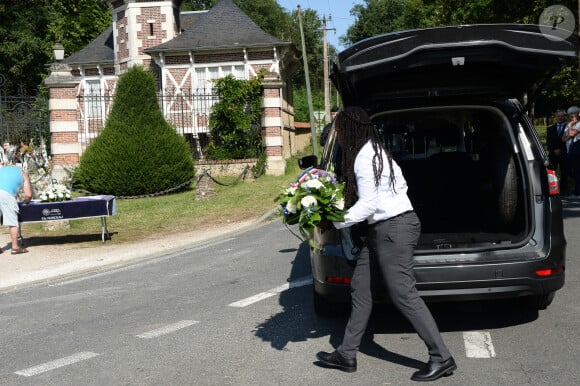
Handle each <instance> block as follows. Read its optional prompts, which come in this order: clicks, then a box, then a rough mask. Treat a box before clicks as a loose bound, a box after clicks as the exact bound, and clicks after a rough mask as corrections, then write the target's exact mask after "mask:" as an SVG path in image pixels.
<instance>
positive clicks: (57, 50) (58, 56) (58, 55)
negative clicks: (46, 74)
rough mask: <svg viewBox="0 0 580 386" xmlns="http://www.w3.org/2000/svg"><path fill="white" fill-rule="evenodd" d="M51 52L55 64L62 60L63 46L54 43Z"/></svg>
mask: <svg viewBox="0 0 580 386" xmlns="http://www.w3.org/2000/svg"><path fill="white" fill-rule="evenodd" d="M52 52H53V54H54V59H55V60H56V61H57V62H60V61H61V60H63V59H64V46H63V45H62V44H60V43H55V44H54V46H52Z"/></svg>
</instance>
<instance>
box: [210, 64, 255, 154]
mask: <svg viewBox="0 0 580 386" xmlns="http://www.w3.org/2000/svg"><path fill="white" fill-rule="evenodd" d="M262 79H263V76H262V75H259V76H257V77H255V78H254V79H252V80H239V79H236V78H234V77H233V76H232V75H228V76H226V77H225V78H221V79H217V80H216V81H215V88H214V90H215V92H216V93H217V94H218V95H219V102H218V103H216V104H215V105H214V106H213V108H212V112H211V114H210V116H209V125H210V127H211V140H210V144H209V145H208V146H207V147H206V148H205V149H204V150H205V152H206V156H207V157H208V158H209V159H243V158H251V157H256V156H257V155H259V154H261V153H262V140H261V139H262V138H261V127H260V116H261V112H262Z"/></svg>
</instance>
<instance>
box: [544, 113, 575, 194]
mask: <svg viewBox="0 0 580 386" xmlns="http://www.w3.org/2000/svg"><path fill="white" fill-rule="evenodd" d="M555 118H556V123H554V124H553V125H551V126H548V128H547V130H546V143H547V145H548V158H549V159H550V164H552V166H553V168H554V170H556V171H557V170H558V168H559V170H560V194H561V195H568V194H569V192H568V177H570V171H569V167H568V151H567V149H566V143H565V142H564V141H562V136H563V135H564V131H565V130H566V125H567V122H566V111H565V110H563V109H559V110H557V111H556V115H555Z"/></svg>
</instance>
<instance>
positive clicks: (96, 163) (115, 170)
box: [73, 67, 194, 196]
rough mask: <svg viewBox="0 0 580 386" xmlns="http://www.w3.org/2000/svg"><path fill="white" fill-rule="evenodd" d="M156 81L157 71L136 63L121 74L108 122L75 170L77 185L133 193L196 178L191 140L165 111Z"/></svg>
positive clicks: (107, 192)
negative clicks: (172, 123) (152, 72)
mask: <svg viewBox="0 0 580 386" xmlns="http://www.w3.org/2000/svg"><path fill="white" fill-rule="evenodd" d="M155 84H156V81H155V77H154V76H153V75H152V74H151V73H150V72H148V71H146V70H144V69H143V68H141V67H132V68H131V69H129V70H128V71H127V72H126V73H125V74H123V75H122V76H121V77H120V78H119V82H118V85H117V91H116V95H115V100H114V103H113V109H112V111H111V114H110V115H109V118H108V120H107V122H106V125H105V128H104V129H103V131H102V132H101V134H100V135H99V136H98V137H97V138H95V139H94V140H93V142H92V143H91V144H90V145H89V146H88V148H87V150H86V151H85V153H84V154H83V155H82V157H81V159H80V165H79V166H78V168H77V169H76V170H75V171H74V175H73V185H74V186H75V187H76V188H81V189H84V190H88V191H90V192H93V193H100V194H113V195H116V196H135V195H143V194H150V193H156V192H161V191H164V190H167V189H170V188H173V187H176V186H178V185H180V184H182V183H184V182H186V181H188V180H190V179H192V178H193V176H194V167H193V161H192V158H191V153H190V150H189V146H188V145H187V143H186V142H185V140H184V139H183V137H181V136H180V135H179V134H177V132H176V131H175V130H174V128H173V127H171V125H170V124H169V123H168V122H167V121H166V120H165V118H164V117H163V115H162V113H161V110H160V109H159V105H158V103H157V96H156V86H155Z"/></svg>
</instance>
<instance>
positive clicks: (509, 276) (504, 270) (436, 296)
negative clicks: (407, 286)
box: [314, 260, 565, 302]
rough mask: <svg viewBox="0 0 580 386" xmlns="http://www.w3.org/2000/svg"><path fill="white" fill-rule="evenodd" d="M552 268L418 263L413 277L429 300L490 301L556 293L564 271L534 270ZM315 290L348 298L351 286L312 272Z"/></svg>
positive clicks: (378, 293) (381, 294)
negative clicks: (543, 273)
mask: <svg viewBox="0 0 580 386" xmlns="http://www.w3.org/2000/svg"><path fill="white" fill-rule="evenodd" d="M555 267H557V266H554V264H548V263H547V261H546V260H543V261H540V262H530V261H528V262H517V263H501V264H478V265H472V266H469V265H464V266H461V267H460V266H455V265H447V266H441V267H425V266H417V267H415V277H416V278H417V289H418V290H419V293H420V295H421V297H422V298H424V299H425V301H428V302H435V301H468V300H489V299H502V298H517V297H523V296H541V295H546V294H549V293H551V292H555V291H557V290H558V289H560V288H562V287H563V285H564V282H565V273H564V272H563V271H562V272H560V273H557V274H553V275H551V276H538V275H536V273H535V272H536V270H539V269H545V268H555ZM442 278H444V281H442ZM375 288H379V289H378V290H377V289H375V291H374V294H373V295H374V297H375V298H376V299H377V300H378V301H379V302H382V301H388V300H386V299H388V296H387V294H386V292H385V290H384V289H382V287H381V286H375ZM383 288H384V287H383ZM314 290H315V291H316V293H317V294H319V295H321V296H323V297H325V298H326V299H328V300H330V301H333V302H349V301H350V286H349V285H347V284H337V283H328V282H326V281H325V278H322V277H316V275H315V277H314Z"/></svg>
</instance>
